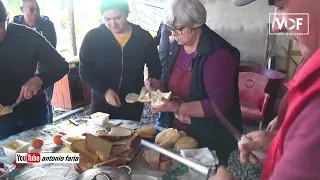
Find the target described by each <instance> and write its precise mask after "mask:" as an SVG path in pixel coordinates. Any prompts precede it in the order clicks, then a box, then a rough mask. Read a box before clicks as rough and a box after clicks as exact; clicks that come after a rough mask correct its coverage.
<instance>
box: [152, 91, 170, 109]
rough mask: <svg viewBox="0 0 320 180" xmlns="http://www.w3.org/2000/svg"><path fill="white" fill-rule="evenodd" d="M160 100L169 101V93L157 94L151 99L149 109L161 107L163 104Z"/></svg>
mask: <svg viewBox="0 0 320 180" xmlns="http://www.w3.org/2000/svg"><path fill="white" fill-rule="evenodd" d="M162 98H165V99H167V100H169V99H170V98H171V92H168V93H162V92H159V95H157V96H156V97H155V98H153V99H152V101H151V107H152V108H161V107H163V105H164V103H163V102H162Z"/></svg>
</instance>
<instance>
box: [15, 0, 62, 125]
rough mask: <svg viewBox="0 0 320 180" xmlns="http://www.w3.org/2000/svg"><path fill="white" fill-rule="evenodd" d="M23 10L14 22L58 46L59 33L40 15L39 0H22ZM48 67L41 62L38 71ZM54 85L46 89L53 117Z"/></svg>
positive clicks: (47, 19)
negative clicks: (34, 31)
mask: <svg viewBox="0 0 320 180" xmlns="http://www.w3.org/2000/svg"><path fill="white" fill-rule="evenodd" d="M20 4H21V6H20V9H21V12H22V13H23V15H17V16H15V17H14V18H13V22H14V23H17V24H22V25H26V26H27V27H29V28H32V29H34V30H36V31H37V32H38V33H40V34H41V35H43V36H44V37H45V38H46V39H47V40H48V41H49V42H50V43H51V45H52V46H53V47H54V48H56V46H57V35H56V31H55V28H54V25H53V23H52V22H51V21H50V20H49V18H48V17H47V16H41V15H40V8H39V5H38V3H37V0H21V2H20ZM45 70H46V67H45V66H44V65H43V64H41V63H39V64H38V69H37V73H39V72H44V71H45ZM53 88H54V85H53V84H52V85H50V86H49V87H48V88H47V89H46V90H45V92H46V94H47V98H48V102H49V103H48V104H49V109H50V118H51V119H52V118H53V109H52V105H51V99H52V95H53Z"/></svg>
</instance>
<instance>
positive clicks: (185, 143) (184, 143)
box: [173, 136, 198, 152]
mask: <svg viewBox="0 0 320 180" xmlns="http://www.w3.org/2000/svg"><path fill="white" fill-rule="evenodd" d="M197 146H198V142H197V141H196V140H195V139H194V138H192V137H189V136H186V137H182V138H180V139H179V140H178V142H177V143H176V144H175V145H174V148H173V149H174V150H175V151H177V152H179V151H180V150H181V149H196V148H197Z"/></svg>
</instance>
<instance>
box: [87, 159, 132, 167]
mask: <svg viewBox="0 0 320 180" xmlns="http://www.w3.org/2000/svg"><path fill="white" fill-rule="evenodd" d="M130 161H132V159H130V158H126V157H112V158H110V159H109V160H108V161H107V162H102V163H98V164H95V165H93V168H97V167H101V166H117V167H118V166H122V165H125V164H127V163H129V162H130Z"/></svg>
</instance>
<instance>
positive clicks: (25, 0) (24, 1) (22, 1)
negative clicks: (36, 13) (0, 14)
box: [20, 0, 37, 7]
mask: <svg viewBox="0 0 320 180" xmlns="http://www.w3.org/2000/svg"><path fill="white" fill-rule="evenodd" d="M28 1H37V0H20V7H22V6H24V4H25V3H26V2H28Z"/></svg>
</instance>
